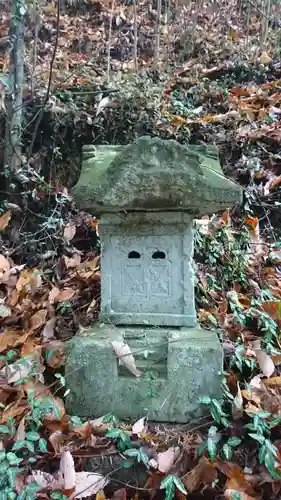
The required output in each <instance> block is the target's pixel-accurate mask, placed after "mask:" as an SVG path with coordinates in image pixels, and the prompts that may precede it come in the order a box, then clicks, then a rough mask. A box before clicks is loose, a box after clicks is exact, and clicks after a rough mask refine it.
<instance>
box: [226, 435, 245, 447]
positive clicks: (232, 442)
mask: <svg viewBox="0 0 281 500" xmlns="http://www.w3.org/2000/svg"><path fill="white" fill-rule="evenodd" d="M241 442H242V439H240V438H238V437H235V436H233V437H231V438H229V439H228V440H227V444H228V446H232V447H233V448H234V447H235V446H239V444H241Z"/></svg>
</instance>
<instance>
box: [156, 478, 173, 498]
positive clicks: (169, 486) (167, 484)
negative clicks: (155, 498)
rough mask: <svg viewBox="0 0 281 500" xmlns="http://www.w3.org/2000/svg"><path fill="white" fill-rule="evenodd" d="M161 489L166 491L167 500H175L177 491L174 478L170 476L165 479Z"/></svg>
mask: <svg viewBox="0 0 281 500" xmlns="http://www.w3.org/2000/svg"><path fill="white" fill-rule="evenodd" d="M160 489H161V490H165V500H173V498H174V496H175V490H176V487H175V483H174V476H172V475H169V476H167V477H165V479H163V481H162V482H161V484H160Z"/></svg>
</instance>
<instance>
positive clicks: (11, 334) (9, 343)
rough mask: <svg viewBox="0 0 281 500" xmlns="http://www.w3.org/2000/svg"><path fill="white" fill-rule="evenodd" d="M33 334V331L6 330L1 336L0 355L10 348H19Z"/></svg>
mask: <svg viewBox="0 0 281 500" xmlns="http://www.w3.org/2000/svg"><path fill="white" fill-rule="evenodd" d="M31 333H32V332H31V331H28V332H20V331H15V330H8V329H6V330H4V332H3V333H1V335H0V353H1V352H3V351H6V349H8V347H17V346H19V345H21V344H23V343H24V342H25V341H26V339H27V338H28V337H29V335H31Z"/></svg>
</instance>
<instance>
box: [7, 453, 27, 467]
mask: <svg viewBox="0 0 281 500" xmlns="http://www.w3.org/2000/svg"><path fill="white" fill-rule="evenodd" d="M6 458H7V460H8V462H9V464H10V465H19V464H20V463H21V462H22V460H23V459H22V458H19V457H18V456H17V455H16V454H15V453H13V452H11V451H9V452H8V453H7V455H6Z"/></svg>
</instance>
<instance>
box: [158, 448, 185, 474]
mask: <svg viewBox="0 0 281 500" xmlns="http://www.w3.org/2000/svg"><path fill="white" fill-rule="evenodd" d="M179 456H180V448H179V446H176V447H175V446H171V447H170V448H168V450H166V451H163V452H161V453H158V454H157V463H158V470H159V471H160V472H163V473H164V474H168V472H169V471H170V470H171V468H172V467H173V465H174V463H175V462H176V460H177V459H178V458H179Z"/></svg>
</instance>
